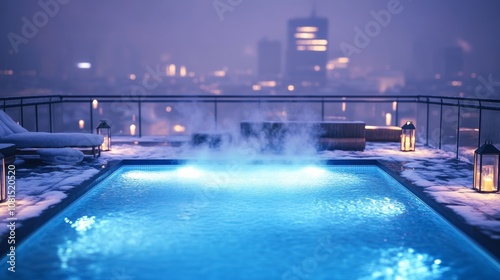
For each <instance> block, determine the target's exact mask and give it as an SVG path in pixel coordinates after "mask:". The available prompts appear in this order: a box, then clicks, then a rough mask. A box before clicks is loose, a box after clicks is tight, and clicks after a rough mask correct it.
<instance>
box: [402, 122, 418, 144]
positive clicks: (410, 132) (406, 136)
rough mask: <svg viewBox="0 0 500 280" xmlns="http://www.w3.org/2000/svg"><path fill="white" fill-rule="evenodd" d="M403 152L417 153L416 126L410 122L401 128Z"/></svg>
mask: <svg viewBox="0 0 500 280" xmlns="http://www.w3.org/2000/svg"><path fill="white" fill-rule="evenodd" d="M401 151H404V152H412V151H413V152H414V151H415V126H414V125H413V123H412V122H410V121H408V122H406V123H405V125H403V126H402V127H401Z"/></svg>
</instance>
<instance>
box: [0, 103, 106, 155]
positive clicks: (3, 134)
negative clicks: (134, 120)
mask: <svg viewBox="0 0 500 280" xmlns="http://www.w3.org/2000/svg"><path fill="white" fill-rule="evenodd" d="M103 141H104V138H103V137H102V136H101V135H97V134H90V133H48V132H29V131H28V130H26V129H25V128H24V127H22V126H20V125H18V124H17V123H16V122H14V120H12V119H11V118H10V117H9V115H7V114H6V113H5V112H4V111H2V110H0V143H11V144H15V145H16V148H17V150H18V152H17V153H18V154H30V153H32V152H33V151H35V152H36V150H39V149H43V148H77V149H79V150H82V152H84V153H86V154H90V155H93V156H94V157H95V156H100V155H101V144H102V142H103Z"/></svg>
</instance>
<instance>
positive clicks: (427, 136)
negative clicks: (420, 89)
mask: <svg viewBox="0 0 500 280" xmlns="http://www.w3.org/2000/svg"><path fill="white" fill-rule="evenodd" d="M426 100H427V119H426V123H427V124H426V125H427V133H426V134H425V145H426V146H429V114H430V112H429V97H427V98H426Z"/></svg>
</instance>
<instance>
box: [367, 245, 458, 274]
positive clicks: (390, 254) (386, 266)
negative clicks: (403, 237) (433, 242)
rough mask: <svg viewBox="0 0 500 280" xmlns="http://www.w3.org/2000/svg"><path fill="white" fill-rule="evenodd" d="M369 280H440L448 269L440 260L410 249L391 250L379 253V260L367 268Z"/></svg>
mask: <svg viewBox="0 0 500 280" xmlns="http://www.w3.org/2000/svg"><path fill="white" fill-rule="evenodd" d="M367 270H368V271H371V272H372V273H371V275H370V277H367V278H371V279H440V278H441V277H442V274H443V273H444V272H445V271H447V270H449V268H447V267H444V266H443V265H442V260H440V259H437V258H434V257H432V256H430V255H428V254H420V253H417V252H416V251H415V250H414V249H412V248H408V249H405V248H391V249H388V250H384V251H382V252H381V256H380V259H378V260H376V261H374V262H372V263H371V264H369V265H368V267H367Z"/></svg>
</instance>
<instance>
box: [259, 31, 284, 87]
mask: <svg viewBox="0 0 500 280" xmlns="http://www.w3.org/2000/svg"><path fill="white" fill-rule="evenodd" d="M257 56H258V58H257V59H258V61H257V72H258V76H259V80H261V81H271V80H277V79H278V78H279V77H280V74H281V43H280V42H279V41H270V40H267V39H266V38H264V39H262V40H260V41H259V45H258V47H257Z"/></svg>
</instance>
